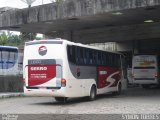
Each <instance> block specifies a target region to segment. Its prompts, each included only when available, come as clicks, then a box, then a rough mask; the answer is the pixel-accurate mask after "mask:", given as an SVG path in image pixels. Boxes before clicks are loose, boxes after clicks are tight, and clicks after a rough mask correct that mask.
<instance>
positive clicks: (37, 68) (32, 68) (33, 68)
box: [31, 67, 47, 71]
mask: <svg viewBox="0 0 160 120" xmlns="http://www.w3.org/2000/svg"><path fill="white" fill-rule="evenodd" d="M37 70H40V71H44V70H47V67H31V71H37Z"/></svg>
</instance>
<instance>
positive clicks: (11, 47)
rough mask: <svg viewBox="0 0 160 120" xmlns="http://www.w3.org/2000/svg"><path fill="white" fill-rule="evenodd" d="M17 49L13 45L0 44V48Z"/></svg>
mask: <svg viewBox="0 0 160 120" xmlns="http://www.w3.org/2000/svg"><path fill="white" fill-rule="evenodd" d="M1 48H2V49H3V48H4V49H18V47H13V46H2V45H0V49H1Z"/></svg>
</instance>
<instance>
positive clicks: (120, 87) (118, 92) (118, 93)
mask: <svg viewBox="0 0 160 120" xmlns="http://www.w3.org/2000/svg"><path fill="white" fill-rule="evenodd" d="M121 91H122V85H121V83H119V85H118V90H117V91H116V92H113V93H112V94H113V95H120V94H121Z"/></svg>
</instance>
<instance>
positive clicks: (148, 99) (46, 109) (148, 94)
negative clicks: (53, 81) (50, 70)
mask: <svg viewBox="0 0 160 120" xmlns="http://www.w3.org/2000/svg"><path fill="white" fill-rule="evenodd" d="M0 114H2V115H3V114H39V115H40V114H41V115H43V114H50V115H51V114H56V115H66V114H67V115H69V114H74V115H78V114H82V115H84V114H89V115H95V114H97V115H100V114H103V115H106V114H136V115H137V114H152V115H153V114H158V115H159V114H160V89H158V88H156V89H143V88H129V89H127V90H125V91H123V93H122V94H121V95H119V96H113V95H111V94H105V95H99V96H97V99H96V100H95V101H88V100H87V99H86V98H75V99H69V101H68V102H67V103H61V102H56V101H55V99H54V98H52V97H13V98H12V97H11V98H3V99H2V98H1V99H0ZM97 115H96V116H95V117H97ZM51 117H52V116H51ZM95 117H94V118H95ZM104 117H105V116H104ZM123 117H124V116H123ZM98 119H99V118H98ZM115 119H117V117H116V118H115ZM121 119H122V115H121ZM159 119H160V116H159ZM113 120H114V119H113Z"/></svg>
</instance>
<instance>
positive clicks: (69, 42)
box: [25, 38, 123, 55]
mask: <svg viewBox="0 0 160 120" xmlns="http://www.w3.org/2000/svg"><path fill="white" fill-rule="evenodd" d="M45 42H48V43H58V44H62V43H65V44H69V45H76V46H80V47H85V48H90V49H95V50H101V51H105V52H110V53H116V54H121V55H123V54H122V53H119V52H114V51H109V50H107V51H106V50H104V49H101V48H98V47H95V46H89V45H85V44H82V43H75V42H71V41H68V40H65V39H61V38H55V39H44V40H33V41H29V42H26V43H25V46H28V45H34V44H38V43H42V44H43V43H45Z"/></svg>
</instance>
